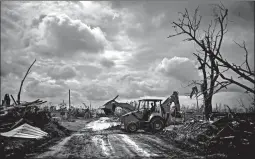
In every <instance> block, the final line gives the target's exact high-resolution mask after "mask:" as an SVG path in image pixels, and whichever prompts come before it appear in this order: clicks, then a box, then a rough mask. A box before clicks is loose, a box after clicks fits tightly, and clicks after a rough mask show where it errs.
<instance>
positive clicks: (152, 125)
mask: <svg viewBox="0 0 255 159" xmlns="http://www.w3.org/2000/svg"><path fill="white" fill-rule="evenodd" d="M161 105H162V100H161V99H142V100H139V103H138V106H137V107H136V109H135V110H134V111H131V112H129V113H126V114H124V115H122V117H121V129H122V130H124V131H127V132H135V131H137V130H138V129H144V130H146V131H154V132H156V131H161V130H162V129H163V128H164V125H165V120H164V110H163V108H162V106H161Z"/></svg>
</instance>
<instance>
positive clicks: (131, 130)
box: [126, 122, 138, 133]
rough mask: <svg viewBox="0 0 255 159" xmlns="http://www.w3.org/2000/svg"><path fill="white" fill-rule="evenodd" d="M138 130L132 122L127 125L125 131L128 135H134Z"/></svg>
mask: <svg viewBox="0 0 255 159" xmlns="http://www.w3.org/2000/svg"><path fill="white" fill-rule="evenodd" d="M137 130H138V125H137V124H136V123H134V122H131V123H129V124H128V125H127V127H126V131H127V132H129V133H134V132H136V131H137Z"/></svg>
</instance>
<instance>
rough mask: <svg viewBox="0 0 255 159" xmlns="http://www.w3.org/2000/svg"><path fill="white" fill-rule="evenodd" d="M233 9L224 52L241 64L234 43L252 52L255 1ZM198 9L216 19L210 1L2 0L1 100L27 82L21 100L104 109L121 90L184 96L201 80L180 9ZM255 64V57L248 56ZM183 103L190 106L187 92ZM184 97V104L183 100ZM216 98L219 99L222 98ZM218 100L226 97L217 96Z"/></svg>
mask: <svg viewBox="0 0 255 159" xmlns="http://www.w3.org/2000/svg"><path fill="white" fill-rule="evenodd" d="M223 4H224V5H225V7H227V8H228V9H229V20H230V22H229V28H228V29H229V31H228V33H227V34H226V35H225V40H224V42H223V44H224V45H223V47H222V52H223V53H222V54H223V55H224V57H225V58H227V59H229V60H230V61H232V62H234V63H237V64H240V63H241V62H242V59H244V54H243V53H244V52H243V51H242V50H241V49H239V48H238V47H237V46H236V45H235V44H234V42H233V40H236V41H237V42H242V41H243V40H245V41H246V45H247V48H248V51H249V52H252V53H253V52H254V46H253V45H254V30H253V28H254V9H253V8H254V6H253V3H251V2H224V3H223ZM197 6H199V7H200V14H201V15H202V16H203V18H202V23H201V25H202V26H206V24H207V23H206V22H208V20H209V19H210V18H211V15H212V9H211V5H209V3H201V2H200V3H198V2H194V1H193V2H192V3H191V2H190V3H188V2H166V1H164V2H163V1H162V2H159V1H154V2H148V1H147V2H145V1H142V2H135V1H129V2H128V1H126V2H115V1H114V2H111V1H108V2H103V1H100V2H89V1H83V2H51V1H48V2H35V1H34V2H2V3H1V98H2V99H3V95H4V93H9V94H12V95H13V96H14V97H16V96H17V93H18V90H19V85H20V82H21V79H22V78H23V76H24V74H25V72H26V70H27V68H28V67H29V65H30V64H31V63H32V62H33V60H34V59H36V60H37V61H36V63H35V65H34V66H33V68H32V72H31V73H30V74H29V76H28V78H27V79H26V81H25V83H24V86H23V92H22V96H21V100H23V101H32V100H35V99H38V98H40V99H42V100H47V101H49V102H52V103H55V104H58V103H60V102H61V101H63V100H65V101H67V100H68V89H71V98H72V103H73V104H75V105H80V104H81V103H82V102H88V101H91V102H92V103H93V104H94V105H96V106H98V105H101V104H102V103H104V102H105V101H106V100H108V99H110V98H113V97H114V96H116V95H117V94H119V95H120V97H119V98H120V100H131V99H134V98H140V97H144V96H158V97H166V96H169V95H171V94H172V92H173V91H174V90H176V91H179V93H180V94H181V95H184V94H185V93H188V92H190V88H183V86H184V85H186V84H187V83H188V82H189V81H190V80H192V79H194V80H196V79H200V78H201V73H200V72H198V70H197V62H196V59H195V58H194V57H193V55H192V53H193V52H194V51H195V49H196V46H195V45H194V44H193V43H191V42H183V41H182V40H183V39H184V38H185V37H183V36H179V37H175V38H170V39H169V38H167V36H168V35H169V34H172V33H174V30H173V28H172V24H171V23H172V22H173V21H176V20H177V19H178V12H181V11H184V9H185V8H187V9H188V10H189V11H191V12H192V11H194V9H195V8H196V7H197ZM249 59H250V62H251V64H253V65H254V61H253V59H254V55H253V54H251V55H250V57H249ZM240 92H243V90H241V89H239V88H237V87H235V86H231V87H230V88H229V89H228V90H227V93H226V92H223V93H220V95H218V96H219V97H220V96H228V97H229V98H230V97H231V98H232V97H234V98H237V97H239V96H240V95H241V93H240ZM182 98H183V101H180V102H181V103H185V102H186V103H188V101H187V100H186V98H185V97H182ZM184 98H185V101H184ZM217 99H218V98H217ZM219 100H221V99H220V98H219Z"/></svg>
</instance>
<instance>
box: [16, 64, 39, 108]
mask: <svg viewBox="0 0 255 159" xmlns="http://www.w3.org/2000/svg"><path fill="white" fill-rule="evenodd" d="M35 62H36V59H35V60H34V62H33V63H32V64H31V65H30V66H29V68H28V70H27V72H26V74H25V76H24V78H23V79H22V81H21V83H20V88H19V92H18V96H17V104H20V94H21V91H22V87H23V83H24V81H25V79H26V78H27V75H28V74H29V73H30V69H31V68H32V66H33V65H34V63H35Z"/></svg>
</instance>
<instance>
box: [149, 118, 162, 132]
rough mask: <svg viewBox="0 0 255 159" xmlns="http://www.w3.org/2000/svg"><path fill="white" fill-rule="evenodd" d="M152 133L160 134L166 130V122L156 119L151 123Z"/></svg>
mask: <svg viewBox="0 0 255 159" xmlns="http://www.w3.org/2000/svg"><path fill="white" fill-rule="evenodd" d="M150 126H151V129H152V132H159V131H162V130H163V129H164V121H163V119H161V118H154V119H152V120H151V122H150Z"/></svg>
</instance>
